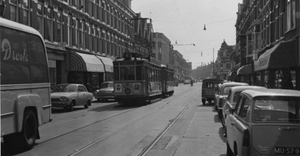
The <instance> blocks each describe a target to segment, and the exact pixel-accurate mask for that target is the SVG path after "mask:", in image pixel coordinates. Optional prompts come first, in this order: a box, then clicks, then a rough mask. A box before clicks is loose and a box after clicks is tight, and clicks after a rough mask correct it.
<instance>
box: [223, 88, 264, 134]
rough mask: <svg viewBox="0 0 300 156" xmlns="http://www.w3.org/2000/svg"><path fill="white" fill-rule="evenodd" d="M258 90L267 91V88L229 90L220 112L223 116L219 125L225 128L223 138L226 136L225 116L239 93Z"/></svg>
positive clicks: (232, 106)
mask: <svg viewBox="0 0 300 156" xmlns="http://www.w3.org/2000/svg"><path fill="white" fill-rule="evenodd" d="M258 89H267V88H265V87H261V86H235V87H231V88H230V90H229V93H228V97H227V100H226V101H225V103H224V106H223V110H222V111H223V112H222V115H223V116H222V118H221V123H222V125H223V127H224V128H225V134H224V135H225V136H226V127H225V119H226V117H227V115H228V114H229V113H230V112H229V110H230V109H233V108H234V106H235V104H236V102H237V100H238V98H239V97H240V93H241V92H242V91H244V90H258Z"/></svg>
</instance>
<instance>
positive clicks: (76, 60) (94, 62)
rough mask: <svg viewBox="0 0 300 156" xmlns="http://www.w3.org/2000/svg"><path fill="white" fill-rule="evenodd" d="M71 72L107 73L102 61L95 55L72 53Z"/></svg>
mask: <svg viewBox="0 0 300 156" xmlns="http://www.w3.org/2000/svg"><path fill="white" fill-rule="evenodd" d="M69 70H70V71H87V72H105V69H104V65H103V63H102V62H101V60H100V59H99V58H98V57H96V56H95V55H93V54H84V53H78V52H71V54H70V66H69Z"/></svg>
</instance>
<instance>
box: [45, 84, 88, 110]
mask: <svg viewBox="0 0 300 156" xmlns="http://www.w3.org/2000/svg"><path fill="white" fill-rule="evenodd" d="M93 98H94V96H93V94H92V93H90V92H88V91H87V89H86V87H85V86H84V85H82V84H70V83H64V84H58V85H56V86H55V87H54V89H53V90H52V93H51V104H52V107H63V108H65V109H68V110H69V111H73V108H74V106H84V108H88V107H89V106H90V105H91V102H92V100H93Z"/></svg>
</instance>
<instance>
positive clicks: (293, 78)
mask: <svg viewBox="0 0 300 156" xmlns="http://www.w3.org/2000/svg"><path fill="white" fill-rule="evenodd" d="M290 76H291V81H292V83H293V88H292V89H296V84H297V79H296V71H295V70H291V71H290Z"/></svg>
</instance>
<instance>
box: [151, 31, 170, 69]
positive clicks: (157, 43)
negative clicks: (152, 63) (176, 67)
mask: <svg viewBox="0 0 300 156" xmlns="http://www.w3.org/2000/svg"><path fill="white" fill-rule="evenodd" d="M152 36H153V47H152V57H153V58H154V59H156V60H157V61H158V62H160V63H161V64H164V65H166V66H169V67H171V68H173V61H172V60H173V59H172V57H173V56H172V53H173V48H172V45H171V41H170V40H169V39H168V37H167V36H165V35H164V34H163V33H160V32H154V33H152Z"/></svg>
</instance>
